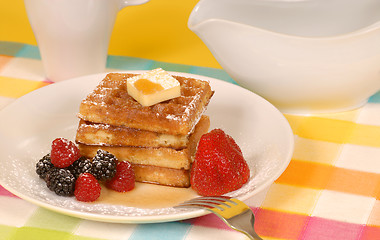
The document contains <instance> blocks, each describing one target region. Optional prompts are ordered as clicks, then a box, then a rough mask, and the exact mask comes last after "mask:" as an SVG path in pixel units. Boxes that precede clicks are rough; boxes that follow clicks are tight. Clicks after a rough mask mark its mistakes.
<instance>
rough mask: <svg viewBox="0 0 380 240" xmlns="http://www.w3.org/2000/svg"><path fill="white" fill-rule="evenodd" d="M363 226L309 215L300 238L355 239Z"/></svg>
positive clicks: (310, 239)
mask: <svg viewBox="0 0 380 240" xmlns="http://www.w3.org/2000/svg"><path fill="white" fill-rule="evenodd" d="M363 228H364V226H363V225H360V224H353V223H346V222H339V221H334V220H329V219H324V218H319V217H311V218H310V220H309V222H308V224H307V226H306V229H305V231H304V234H303V236H302V237H301V239H304V240H306V239H307V240H337V239H344V240H356V239H359V236H360V234H361V233H362V231H363Z"/></svg>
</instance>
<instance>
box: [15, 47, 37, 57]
mask: <svg viewBox="0 0 380 240" xmlns="http://www.w3.org/2000/svg"><path fill="white" fill-rule="evenodd" d="M15 57H23V58H32V59H41V55H40V51H39V49H38V47H37V46H33V45H28V44H24V46H23V47H22V48H21V49H20V51H18V52H17V54H16V55H15Z"/></svg>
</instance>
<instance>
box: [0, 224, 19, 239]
mask: <svg viewBox="0 0 380 240" xmlns="http://www.w3.org/2000/svg"><path fill="white" fill-rule="evenodd" d="M16 229H17V228H16V227H11V226H6V225H0V232H1V234H0V240H6V239H10V236H11V235H12V233H13V232H14V231H15V230H16Z"/></svg>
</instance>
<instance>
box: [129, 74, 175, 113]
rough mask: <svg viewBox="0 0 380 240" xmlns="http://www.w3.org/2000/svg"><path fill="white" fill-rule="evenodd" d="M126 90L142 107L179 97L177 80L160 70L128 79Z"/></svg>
mask: <svg viewBox="0 0 380 240" xmlns="http://www.w3.org/2000/svg"><path fill="white" fill-rule="evenodd" d="M127 90H128V94H129V95H130V96H132V97H133V98H134V99H135V100H136V101H138V102H139V103H140V104H141V105H143V106H152V105H154V104H156V103H160V102H163V101H166V100H169V99H172V98H176V97H179V96H181V87H180V84H179V82H178V80H177V79H175V78H174V77H172V76H171V75H170V74H169V73H167V72H166V71H164V70H163V69H161V68H157V69H154V70H151V71H148V72H145V73H143V74H140V75H137V76H134V77H130V78H128V79H127Z"/></svg>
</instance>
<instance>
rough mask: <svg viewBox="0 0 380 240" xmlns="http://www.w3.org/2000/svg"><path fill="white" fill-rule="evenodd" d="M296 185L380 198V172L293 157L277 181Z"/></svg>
mask: <svg viewBox="0 0 380 240" xmlns="http://www.w3.org/2000/svg"><path fill="white" fill-rule="evenodd" d="M275 182H276V183H278V184H289V185H293V186H296V187H305V188H312V189H329V190H334V191H338V192H345V193H352V194H357V195H362V196H368V197H374V198H376V199H380V174H376V173H369V172H363V171H356V170H351V169H345V168H339V167H335V166H331V165H327V164H320V163H314V162H306V161H302V160H297V159H292V161H291V162H290V164H289V166H288V168H287V169H286V170H285V172H284V173H283V174H282V175H281V176H280V177H279V178H278V179H277V180H276V181H275Z"/></svg>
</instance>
